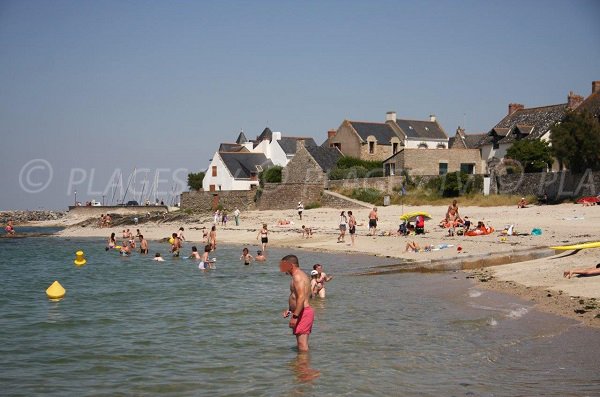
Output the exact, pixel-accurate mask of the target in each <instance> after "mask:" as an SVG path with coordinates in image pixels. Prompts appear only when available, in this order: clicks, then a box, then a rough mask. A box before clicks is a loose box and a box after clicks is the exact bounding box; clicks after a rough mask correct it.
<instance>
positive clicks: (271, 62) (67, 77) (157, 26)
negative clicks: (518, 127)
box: [0, 0, 600, 210]
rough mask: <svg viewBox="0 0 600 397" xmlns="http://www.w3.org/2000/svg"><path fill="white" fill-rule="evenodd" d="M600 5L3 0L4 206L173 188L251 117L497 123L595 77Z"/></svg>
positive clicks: (280, 121)
mask: <svg viewBox="0 0 600 397" xmlns="http://www.w3.org/2000/svg"><path fill="white" fill-rule="evenodd" d="M598 16H600V2H598V1H595V0H590V1H584V0H571V1H556V0H548V1H527V0H525V1H512V0H506V1H501V2H492V1H458V0H457V1H441V0H440V1H378V0H374V1H352V0H344V1H333V0H331V1H281V0H279V1H260V0H256V1H210V2H209V1H206V2H204V1H174V2H173V1H134V0H131V1H110V0H106V1H91V0H80V1H64V0H56V1H45V0H44V1H30V0H18V1H11V0H0V139H1V143H0V162H1V163H0V164H1V166H0V182H1V183H2V188H1V189H0V209H4V210H6V209H32V210H34V209H66V207H67V206H68V205H72V204H73V203H74V201H75V191H77V200H78V201H87V200H92V199H95V200H98V201H102V200H104V201H105V204H110V203H111V202H116V201H120V200H121V199H122V198H123V196H125V194H127V195H126V196H125V197H126V200H139V197H142V196H144V194H147V193H148V191H149V190H155V191H156V197H157V198H159V199H161V200H164V201H165V202H167V203H169V202H172V201H174V196H175V194H177V193H179V192H180V191H182V190H187V186H186V180H187V174H188V173H189V172H198V171H201V170H204V169H206V168H207V167H208V165H209V160H210V159H211V158H212V156H213V154H214V152H215V151H216V149H217V148H218V144H219V143H220V142H232V141H234V140H235V139H236V138H237V135H238V134H239V132H240V131H241V130H243V131H244V133H245V134H246V135H247V136H248V137H249V138H254V137H256V136H257V135H258V134H260V132H261V131H262V130H263V129H264V128H265V127H267V126H268V127H269V128H271V129H272V130H273V131H281V132H282V133H283V135H284V136H285V135H287V136H309V137H313V138H315V140H316V141H317V143H319V144H320V143H322V142H323V141H324V140H325V138H326V134H327V130H329V129H337V127H338V126H339V125H340V124H341V123H342V121H343V120H344V119H350V120H361V121H373V122H383V121H384V120H385V114H386V112H388V111H395V112H397V115H398V117H399V118H407V119H414V120H425V119H428V118H429V115H430V114H435V115H436V116H437V119H438V121H439V123H440V124H441V125H442V127H443V128H444V129H445V131H446V132H447V134H448V135H449V136H453V135H454V133H455V131H456V128H457V127H458V126H459V125H460V126H464V127H466V130H467V132H468V133H481V132H487V131H489V130H490V129H491V128H492V127H493V126H494V125H495V124H496V123H497V122H498V121H500V120H501V119H502V118H503V117H504V116H505V115H506V112H507V108H508V104H509V103H511V102H517V103H522V104H524V105H525V106H526V107H534V106H544V105H551V104H557V103H565V102H566V100H567V95H568V93H569V91H574V92H576V93H578V94H580V95H583V96H587V95H589V94H590V92H591V83H592V81H593V80H600V24H598V22H597V21H598ZM134 169H136V170H137V171H136V173H135V178H133V175H134V173H133V171H134ZM120 179H121V180H122V183H120V182H119V180H120ZM115 185H118V186H117V187H115ZM152 185H155V186H156V189H152V187H151V186H152ZM128 186H129V189H128V188H127V187H128ZM103 196H104V197H103ZM152 199H154V195H153V196H152Z"/></svg>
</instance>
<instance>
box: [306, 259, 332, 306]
mask: <svg viewBox="0 0 600 397" xmlns="http://www.w3.org/2000/svg"><path fill="white" fill-rule="evenodd" d="M313 271H316V272H317V282H318V283H319V284H320V285H321V287H320V288H319V291H318V292H319V298H325V283H326V282H329V281H331V279H332V278H333V276H328V275H327V273H325V272H324V271H323V266H322V265H320V264H318V263H317V264H316V265H314V266H313ZM311 277H312V272H311Z"/></svg>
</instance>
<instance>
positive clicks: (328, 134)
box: [327, 130, 337, 141]
mask: <svg viewBox="0 0 600 397" xmlns="http://www.w3.org/2000/svg"><path fill="white" fill-rule="evenodd" d="M335 134H337V131H336V130H329V131H327V140H328V141H331V140H332V139H333V137H334V136H335Z"/></svg>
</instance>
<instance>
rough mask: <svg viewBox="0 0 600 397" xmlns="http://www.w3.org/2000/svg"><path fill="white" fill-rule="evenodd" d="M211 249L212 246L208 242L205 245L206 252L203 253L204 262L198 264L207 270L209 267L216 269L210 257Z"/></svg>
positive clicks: (199, 267) (201, 268) (203, 269)
mask: <svg viewBox="0 0 600 397" xmlns="http://www.w3.org/2000/svg"><path fill="white" fill-rule="evenodd" d="M210 251H211V246H210V245H209V244H207V245H206V246H205V247H204V253H203V254H202V262H200V264H199V265H198V269H200V270H202V271H207V270H208V269H214V267H213V262H212V261H211V260H210V259H209V258H208V254H209V253H210Z"/></svg>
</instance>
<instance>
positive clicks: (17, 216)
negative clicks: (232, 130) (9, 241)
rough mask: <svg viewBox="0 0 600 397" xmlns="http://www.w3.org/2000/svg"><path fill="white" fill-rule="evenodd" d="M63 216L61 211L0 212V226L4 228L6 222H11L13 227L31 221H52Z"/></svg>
mask: <svg viewBox="0 0 600 397" xmlns="http://www.w3.org/2000/svg"><path fill="white" fill-rule="evenodd" d="M64 216H65V213H64V212H63V211H50V210H38V211H0V225H2V227H4V226H6V223H7V222H8V221H13V222H14V224H15V225H18V224H21V223H27V222H32V221H33V222H38V221H54V220H58V219H61V218H62V217H64Z"/></svg>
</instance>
